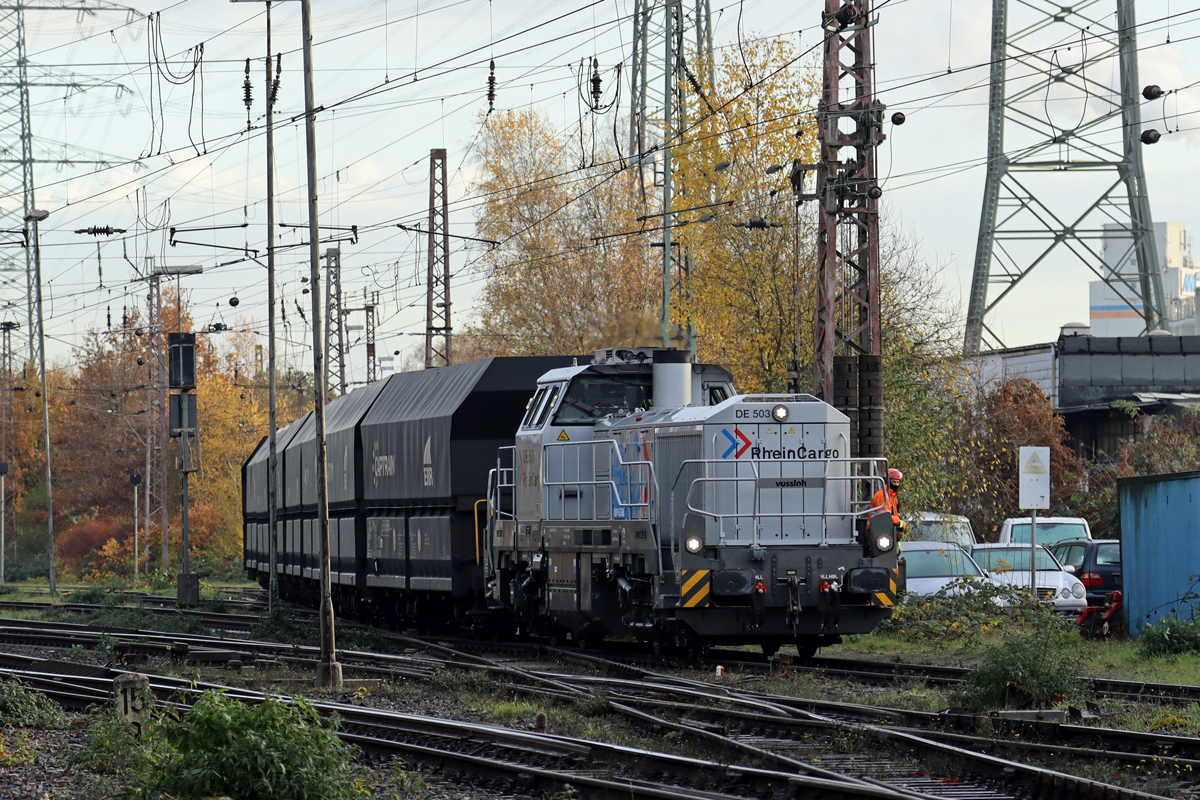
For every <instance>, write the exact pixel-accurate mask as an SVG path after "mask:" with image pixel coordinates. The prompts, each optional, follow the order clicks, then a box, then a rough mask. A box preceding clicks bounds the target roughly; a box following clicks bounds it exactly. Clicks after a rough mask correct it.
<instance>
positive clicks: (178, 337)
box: [167, 333, 196, 389]
mask: <svg viewBox="0 0 1200 800" xmlns="http://www.w3.org/2000/svg"><path fill="white" fill-rule="evenodd" d="M167 364H168V367H167V382H168V383H169V385H170V387H171V388H172V389H195V388H196V334H194V333H168V334H167Z"/></svg>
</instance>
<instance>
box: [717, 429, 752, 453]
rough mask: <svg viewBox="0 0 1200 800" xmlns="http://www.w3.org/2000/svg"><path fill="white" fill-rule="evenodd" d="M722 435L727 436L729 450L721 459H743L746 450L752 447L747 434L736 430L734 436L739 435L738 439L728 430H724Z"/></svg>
mask: <svg viewBox="0 0 1200 800" xmlns="http://www.w3.org/2000/svg"><path fill="white" fill-rule="evenodd" d="M721 433H723V434H725V438H726V439H728V440H729V449H728V450H726V451H725V453H724V454H723V455H722V456H721V458H729V456H731V455H732V456H733V457H734V458H741V457H742V455H743V454H744V453H745V452H746V448H748V447H750V440H749V439H747V438H746V434H744V433H742V432H741V431H739V430H738V429H736V428H734V430H733V434H737V438H734V435H733V434H731V433H730V432H729V431H727V430H726V429H724V428H722V429H721Z"/></svg>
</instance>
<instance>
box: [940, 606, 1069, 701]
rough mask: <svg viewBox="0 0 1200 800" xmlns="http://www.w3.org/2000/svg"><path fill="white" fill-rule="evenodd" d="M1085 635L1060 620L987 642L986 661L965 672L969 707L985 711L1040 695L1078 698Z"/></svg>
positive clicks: (965, 697) (961, 697)
mask: <svg viewBox="0 0 1200 800" xmlns="http://www.w3.org/2000/svg"><path fill="white" fill-rule="evenodd" d="M1081 649H1082V640H1081V639H1080V636H1079V633H1078V631H1076V630H1074V629H1073V626H1072V627H1066V626H1063V625H1058V626H1055V627H1047V628H1043V629H1041V630H1031V631H1023V632H1020V633H1015V634H1011V635H1008V636H1005V637H1004V641H1003V642H1001V643H1000V644H998V645H993V646H991V647H989V648H988V649H987V650H986V651H985V652H984V656H983V660H982V661H981V662H980V663H979V665H978V666H976V667H975V668H974V669H972V670H971V671H970V672H969V673H967V680H966V682H965V683H964V685H963V688H962V690H961V691H960V692H959V693H958V700H959V702H960V703H961V704H962V705H963V706H964V707H966V708H969V709H972V710H975V711H985V710H991V709H996V708H1004V707H1005V706H1015V707H1023V706H1026V705H1029V704H1031V703H1035V702H1039V700H1041V701H1043V702H1048V703H1057V702H1061V701H1063V700H1074V701H1078V699H1079V698H1080V697H1082V695H1083V690H1084V682H1083V680H1082V679H1081V678H1080V677H1079V675H1080V672H1081V671H1082V669H1083V659H1082V657H1081V652H1080V651H1081Z"/></svg>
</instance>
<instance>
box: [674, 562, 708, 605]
mask: <svg viewBox="0 0 1200 800" xmlns="http://www.w3.org/2000/svg"><path fill="white" fill-rule="evenodd" d="M711 575H712V570H708V569H685V570H682V575H681V577H682V579H683V588H682V591H681V592H680V597H681V599H682V603H683V607H684V608H708V593H709V590H710V589H711V588H712V583H711Z"/></svg>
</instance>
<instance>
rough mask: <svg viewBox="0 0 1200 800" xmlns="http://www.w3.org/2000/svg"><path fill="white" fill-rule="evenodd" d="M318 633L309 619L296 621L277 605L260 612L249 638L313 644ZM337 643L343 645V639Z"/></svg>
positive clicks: (315, 642) (316, 641) (316, 639)
mask: <svg viewBox="0 0 1200 800" xmlns="http://www.w3.org/2000/svg"><path fill="white" fill-rule="evenodd" d="M319 635H320V631H318V630H317V627H316V626H315V625H314V624H312V622H311V621H309V622H307V623H304V622H298V621H297V620H296V618H295V617H293V616H292V615H291V614H290V613H289V612H288V611H286V610H285V609H283V608H281V607H279V606H276V607H275V608H274V609H273V610H272V611H270V612H269V613H263V614H260V615H259V617H258V622H257V623H256V624H255V625H254V627H253V628H251V629H250V638H251V639H256V640H259V641H264V642H286V643H288V644H301V645H315V644H317V643H318V637H319ZM340 638H341V637H340V632H339V639H340ZM339 644H343V646H344V641H340V642H339Z"/></svg>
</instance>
